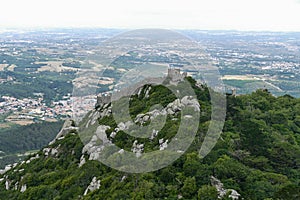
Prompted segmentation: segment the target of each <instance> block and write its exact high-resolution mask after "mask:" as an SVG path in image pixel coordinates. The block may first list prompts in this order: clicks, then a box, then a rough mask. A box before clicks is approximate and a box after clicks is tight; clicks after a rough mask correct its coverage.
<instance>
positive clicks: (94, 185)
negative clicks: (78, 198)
mask: <svg viewBox="0 0 300 200" xmlns="http://www.w3.org/2000/svg"><path fill="white" fill-rule="evenodd" d="M100 183H101V181H100V180H97V178H96V177H94V178H93V179H92V181H91V183H90V185H89V186H88V187H87V188H86V189H85V191H84V194H83V196H85V195H87V194H88V192H93V191H95V190H98V189H99V188H100V186H101V184H100Z"/></svg>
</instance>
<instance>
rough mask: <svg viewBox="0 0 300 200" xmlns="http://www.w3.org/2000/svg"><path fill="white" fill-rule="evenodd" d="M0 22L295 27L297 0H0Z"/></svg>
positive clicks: (299, 24)
mask: <svg viewBox="0 0 300 200" xmlns="http://www.w3.org/2000/svg"><path fill="white" fill-rule="evenodd" d="M0 5H1V10H0V28H7V27H10V28H11V27H29V28H30V27H103V28H168V29H201V30H252V31H300V0H108V1H103V0H1V4H0Z"/></svg>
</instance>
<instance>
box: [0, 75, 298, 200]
mask: <svg viewBox="0 0 300 200" xmlns="http://www.w3.org/2000/svg"><path fill="white" fill-rule="evenodd" d="M188 81H189V82H190V83H191V84H192V85H193V89H194V90H195V93H196V95H197V98H198V101H199V104H200V106H201V117H200V122H199V128H198V132H197V135H196V138H195V140H194V141H193V143H192V145H191V146H190V148H189V149H188V150H187V152H185V153H184V154H183V155H182V156H181V157H180V158H179V159H177V160H176V161H175V162H174V163H172V164H171V165H169V166H167V167H165V168H162V169H160V170H158V171H155V172H149V173H142V174H130V173H125V172H120V171H117V170H114V169H112V168H109V167H107V166H105V165H104V164H101V163H100V162H98V161H95V160H91V159H89V158H90V155H89V154H88V153H87V152H86V151H84V150H83V147H84V146H85V144H83V143H82V141H81V140H80V139H81V138H80V137H79V135H78V133H77V129H76V127H73V128H72V127H71V128H69V129H71V131H69V133H68V134H65V135H63V136H60V138H59V139H57V140H56V142H55V143H53V144H51V145H49V146H47V147H45V148H43V149H42V150H41V151H39V152H38V153H37V154H36V155H32V156H31V157H29V158H28V161H26V162H23V163H20V164H18V165H17V166H15V167H14V168H12V169H11V170H9V171H7V172H6V173H5V174H4V175H2V176H1V177H0V178H1V179H0V180H1V182H0V199H22V200H24V199H63V200H65V199H204V200H209V199H217V198H218V195H219V196H222V199H232V197H230V195H231V194H232V193H231V192H230V191H232V190H234V191H236V192H238V193H239V194H240V198H239V199H251V200H261V199H269V200H270V199H274V200H275V199H286V200H292V199H300V186H299V185H300V169H299V167H300V146H299V144H300V99H296V98H293V97H291V96H289V95H285V96H281V97H274V96H273V95H272V94H270V93H269V92H268V91H266V90H258V91H256V92H254V93H252V94H249V95H241V96H232V95H228V96H227V117H226V122H225V126H224V128H223V132H222V134H221V137H220V138H219V140H218V142H217V144H216V146H215V147H214V148H213V150H212V151H211V152H210V153H209V154H208V155H207V156H206V157H204V158H203V159H201V158H199V156H198V150H199V147H200V146H201V144H202V142H203V138H204V136H205V134H204V133H205V131H206V130H207V129H208V125H209V122H210V114H211V111H210V110H211V107H210V96H209V91H208V88H207V87H206V86H205V85H202V86H201V87H198V86H196V83H195V81H194V80H192V79H191V78H188ZM174 98H175V97H174V95H173V94H172V93H170V91H168V90H167V89H166V88H164V87H162V86H153V87H152V89H151V90H150V92H149V98H147V99H146V98H145V96H138V95H134V96H132V98H131V107H130V114H131V115H132V116H133V117H136V116H137V114H138V113H146V112H148V111H149V109H150V107H151V105H153V104H156V103H157V102H162V104H163V105H167V104H168V103H170V102H172V101H174ZM149 102H150V103H149ZM108 106H109V105H103V107H99V108H97V109H95V110H94V111H93V112H95V113H96V112H99V113H101V112H103V109H104V107H106V108H107V107H108ZM174 115H175V117H176V118H177V120H172V119H174V116H170V115H168V118H167V120H166V124H165V126H164V127H163V129H162V130H161V131H160V132H159V134H158V135H159V138H164V139H165V140H166V139H170V140H171V139H172V136H174V135H175V133H176V132H177V129H178V123H179V122H180V117H179V116H178V114H177V115H176V113H175V114H174ZM172 117H173V118H172ZM87 118H88V116H87ZM86 120H88V119H86ZM98 123H99V125H107V126H109V127H111V128H110V129H108V130H107V131H106V134H107V138H110V140H111V141H113V142H114V143H115V144H117V145H118V146H120V147H122V148H124V149H125V150H129V151H130V148H131V147H132V143H134V140H135V138H131V137H129V136H127V135H125V133H124V132H122V131H120V132H118V133H117V135H116V136H115V137H114V138H111V137H110V135H111V133H112V130H114V128H115V127H116V126H117V125H116V123H115V122H114V120H113V118H112V116H111V115H106V116H102V117H101V115H100V117H99V118H98ZM73 125H74V124H73ZM159 138H158V137H157V138H154V139H153V140H149V139H143V140H141V141H139V142H143V144H145V145H144V146H145V151H152V150H158V149H159V142H158V140H159ZM212 177H215V178H216V179H219V180H220V181H221V182H222V183H223V187H224V189H226V191H227V194H225V195H220V191H217V189H216V187H215V185H213V184H212V183H213V181H212V180H215V179H213V178H212Z"/></svg>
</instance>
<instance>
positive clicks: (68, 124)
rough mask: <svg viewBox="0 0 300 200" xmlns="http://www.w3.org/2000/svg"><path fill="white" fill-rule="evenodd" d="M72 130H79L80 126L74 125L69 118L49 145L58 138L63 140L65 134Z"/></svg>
mask: <svg viewBox="0 0 300 200" xmlns="http://www.w3.org/2000/svg"><path fill="white" fill-rule="evenodd" d="M72 130H78V127H75V126H73V121H72V120H70V119H67V120H66V121H65V123H64V125H63V127H62V128H61V130H60V131H59V133H58V134H57V135H56V137H55V138H54V140H52V141H51V142H50V143H49V145H52V144H54V143H55V141H57V140H61V139H64V138H65V136H66V135H67V134H69V133H70V131H72Z"/></svg>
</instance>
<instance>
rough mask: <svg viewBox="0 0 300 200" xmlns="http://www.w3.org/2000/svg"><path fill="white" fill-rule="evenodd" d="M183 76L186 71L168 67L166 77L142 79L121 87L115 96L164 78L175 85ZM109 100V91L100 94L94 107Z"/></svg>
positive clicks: (161, 80) (159, 81) (161, 81)
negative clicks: (123, 87) (124, 87)
mask: <svg viewBox="0 0 300 200" xmlns="http://www.w3.org/2000/svg"><path fill="white" fill-rule="evenodd" d="M185 77H187V73H186V72H183V73H181V71H180V69H176V68H169V69H168V74H167V76H166V77H156V78H146V79H144V80H143V81H141V82H139V83H137V84H136V85H133V86H130V87H128V88H126V89H123V90H122V91H119V92H118V94H117V95H116V96H120V97H122V96H127V95H128V94H132V92H133V91H136V92H137V91H138V90H139V88H141V87H143V86H144V85H146V84H154V85H158V84H161V83H163V81H164V80H165V79H166V78H167V79H169V81H170V84H173V85H176V84H177V83H179V82H181V81H183V80H184V78H185ZM137 88H138V89H137ZM111 100H112V99H111V95H110V94H109V93H106V94H100V95H98V96H97V103H96V105H95V107H96V108H97V107H99V106H102V105H104V104H108V103H110V102H111Z"/></svg>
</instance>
